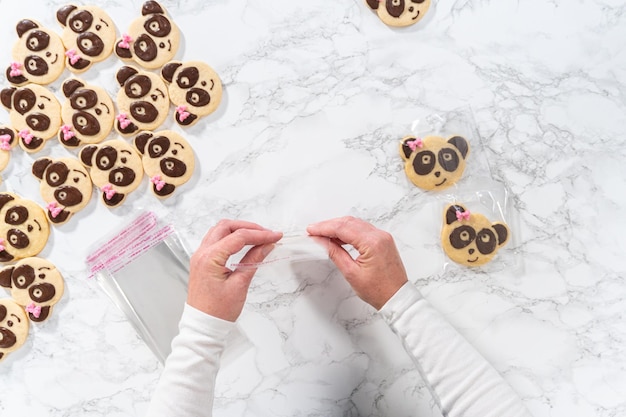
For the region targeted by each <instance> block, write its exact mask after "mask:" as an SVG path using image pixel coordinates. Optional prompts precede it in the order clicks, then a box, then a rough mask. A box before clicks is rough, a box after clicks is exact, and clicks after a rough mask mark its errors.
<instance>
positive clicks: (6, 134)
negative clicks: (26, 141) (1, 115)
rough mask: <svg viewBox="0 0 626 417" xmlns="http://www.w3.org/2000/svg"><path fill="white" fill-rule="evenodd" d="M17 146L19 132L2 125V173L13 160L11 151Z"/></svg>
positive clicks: (0, 165)
mask: <svg viewBox="0 0 626 417" xmlns="http://www.w3.org/2000/svg"><path fill="white" fill-rule="evenodd" d="M16 145H17V132H16V131H15V130H13V129H12V128H11V127H9V126H2V125H0V171H2V170H4V169H5V168H6V167H7V166H8V165H9V161H10V160H11V150H12V149H13V148H15V146H16Z"/></svg>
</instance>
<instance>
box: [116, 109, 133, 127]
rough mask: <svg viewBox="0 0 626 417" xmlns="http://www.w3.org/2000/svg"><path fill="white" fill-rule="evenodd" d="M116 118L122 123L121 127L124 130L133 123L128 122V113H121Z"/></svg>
mask: <svg viewBox="0 0 626 417" xmlns="http://www.w3.org/2000/svg"><path fill="white" fill-rule="evenodd" d="M115 118H116V119H117V121H118V122H120V127H121V128H122V129H126V128H127V127H128V125H129V124H130V123H131V121H130V120H128V115H127V114H126V113H120V114H118V115H117V116H115Z"/></svg>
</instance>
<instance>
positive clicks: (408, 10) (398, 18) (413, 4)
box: [365, 0, 430, 27]
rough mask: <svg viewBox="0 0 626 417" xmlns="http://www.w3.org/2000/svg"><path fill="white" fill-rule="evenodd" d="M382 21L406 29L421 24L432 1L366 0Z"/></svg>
mask: <svg viewBox="0 0 626 417" xmlns="http://www.w3.org/2000/svg"><path fill="white" fill-rule="evenodd" d="M365 2H366V3H367V5H368V6H369V7H370V8H371V9H372V10H375V11H376V13H377V14H378V17H379V18H380V20H382V21H383V22H384V23H385V24H387V25H389V26H395V27H404V26H410V25H413V24H415V23H417V22H419V21H420V20H421V19H422V18H423V17H424V16H425V15H426V12H428V9H429V8H430V0H380V1H379V0H365Z"/></svg>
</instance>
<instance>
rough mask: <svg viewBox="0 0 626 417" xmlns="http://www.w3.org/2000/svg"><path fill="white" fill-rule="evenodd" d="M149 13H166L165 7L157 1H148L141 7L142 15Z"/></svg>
mask: <svg viewBox="0 0 626 417" xmlns="http://www.w3.org/2000/svg"><path fill="white" fill-rule="evenodd" d="M149 14H165V12H164V11H163V8H162V7H161V5H160V4H159V3H157V2H156V1H147V2H145V3H144V4H143V7H142V8H141V15H142V16H147V15H149Z"/></svg>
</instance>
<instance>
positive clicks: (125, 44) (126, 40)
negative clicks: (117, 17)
mask: <svg viewBox="0 0 626 417" xmlns="http://www.w3.org/2000/svg"><path fill="white" fill-rule="evenodd" d="M132 41H133V38H131V37H130V35H129V34H127V33H125V34H123V35H122V40H121V41H120V43H118V44H117V46H119V47H120V48H122V49H130V43H131V42H132Z"/></svg>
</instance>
